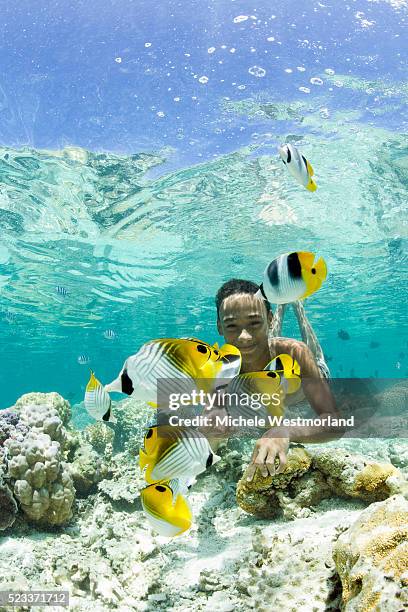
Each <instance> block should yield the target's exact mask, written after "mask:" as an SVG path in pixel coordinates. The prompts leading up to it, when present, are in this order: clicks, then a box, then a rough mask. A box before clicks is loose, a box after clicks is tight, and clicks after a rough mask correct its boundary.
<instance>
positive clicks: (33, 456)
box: [5, 432, 75, 525]
mask: <svg viewBox="0 0 408 612" xmlns="http://www.w3.org/2000/svg"><path fill="white" fill-rule="evenodd" d="M5 444H6V445H7V449H8V472H7V476H8V478H9V479H11V480H10V482H11V483H12V489H13V493H14V495H15V497H16V498H17V500H18V501H19V502H20V507H21V509H22V511H23V512H24V514H25V515H26V516H27V517H28V518H29V519H30V520H32V521H35V522H40V523H42V524H47V525H61V524H63V523H65V522H67V521H68V520H69V519H70V518H71V516H72V504H73V501H74V498H75V490H74V487H73V484H72V479H71V476H70V473H69V471H68V468H67V464H66V463H65V462H63V461H62V460H61V451H60V445H59V443H58V442H55V441H54V440H52V439H51V438H50V436H49V435H48V434H44V433H35V432H29V433H28V434H27V436H26V437H25V438H24V440H23V441H22V442H19V441H18V440H7V441H6V442H5Z"/></svg>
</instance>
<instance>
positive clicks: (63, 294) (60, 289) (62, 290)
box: [55, 285, 68, 297]
mask: <svg viewBox="0 0 408 612" xmlns="http://www.w3.org/2000/svg"><path fill="white" fill-rule="evenodd" d="M55 291H56V292H57V294H58V295H60V296H61V297H67V295H68V291H67V289H65V287H63V286H62V285H57V286H56V287H55Z"/></svg>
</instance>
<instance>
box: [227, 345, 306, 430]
mask: <svg viewBox="0 0 408 612" xmlns="http://www.w3.org/2000/svg"><path fill="white" fill-rule="evenodd" d="M300 385H301V379H300V366H299V364H298V362H297V361H296V360H295V359H293V357H291V356H290V355H287V354H282V355H278V356H277V357H275V358H274V359H272V361H270V362H269V363H268V364H267V366H266V367H265V369H264V370H260V371H258V372H246V373H244V374H240V375H239V376H236V377H235V378H234V379H233V380H232V381H231V382H230V383H229V385H228V387H227V393H229V394H230V398H231V400H232V399H235V400H236V405H235V406H234V407H233V413H234V415H238V414H239V415H242V416H244V417H246V418H251V417H252V418H253V417H254V415H255V414H258V416H265V415H266V414H270V415H274V416H281V415H283V413H284V399H285V397H286V395H287V394H289V393H295V392H296V391H297V390H298V389H299V387H300ZM232 394H236V397H235V396H232ZM256 396H258V398H260V396H262V406H260V405H259V402H258V403H257V405H256V407H255V408H254V403H253V401H254V399H255V398H256ZM268 396H269V400H268ZM247 398H251V404H250V405H248V400H247Z"/></svg>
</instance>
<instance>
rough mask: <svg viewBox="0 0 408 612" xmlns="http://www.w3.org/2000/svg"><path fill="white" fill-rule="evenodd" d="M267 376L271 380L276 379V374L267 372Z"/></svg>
mask: <svg viewBox="0 0 408 612" xmlns="http://www.w3.org/2000/svg"><path fill="white" fill-rule="evenodd" d="M267 376H270V377H271V378H276V372H268V374H267Z"/></svg>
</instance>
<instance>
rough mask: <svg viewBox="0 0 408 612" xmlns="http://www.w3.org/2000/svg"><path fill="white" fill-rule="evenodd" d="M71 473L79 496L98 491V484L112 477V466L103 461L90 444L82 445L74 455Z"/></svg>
mask: <svg viewBox="0 0 408 612" xmlns="http://www.w3.org/2000/svg"><path fill="white" fill-rule="evenodd" d="M69 471H70V474H71V476H72V480H73V482H74V486H75V490H76V491H77V493H78V494H79V495H82V496H84V495H89V494H90V493H92V492H93V491H96V486H97V484H98V483H99V482H100V481H101V480H104V479H105V478H108V477H110V476H111V475H112V470H111V468H110V466H109V465H108V464H107V463H106V462H105V461H103V459H102V458H101V457H100V456H99V455H98V453H97V452H96V451H95V450H94V449H93V448H92V446H91V445H90V444H87V443H83V444H81V445H80V446H79V447H78V448H77V450H76V452H75V453H74V456H73V459H72V463H70V464H69Z"/></svg>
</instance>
